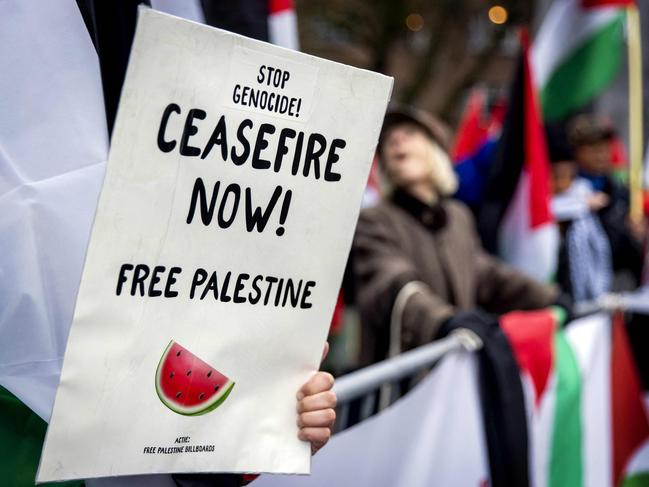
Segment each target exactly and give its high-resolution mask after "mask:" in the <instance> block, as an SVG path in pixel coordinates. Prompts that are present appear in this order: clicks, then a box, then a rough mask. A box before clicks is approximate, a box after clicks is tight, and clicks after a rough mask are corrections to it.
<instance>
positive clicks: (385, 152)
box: [351, 107, 558, 364]
mask: <svg viewBox="0 0 649 487" xmlns="http://www.w3.org/2000/svg"><path fill="white" fill-rule="evenodd" d="M449 143H450V136H449V133H448V131H447V129H446V128H445V127H444V125H443V124H442V123H441V122H440V121H438V120H437V119H435V118H434V117H432V116H431V115H430V114H428V113H426V112H422V111H419V110H416V109H413V108H409V107H400V108H395V109H391V110H389V111H388V113H387V114H386V117H385V120H384V125H383V129H382V132H381V136H380V139H379V146H378V154H379V160H380V162H381V166H382V170H383V172H384V173H385V175H386V176H387V179H388V180H389V182H390V184H391V185H392V186H393V187H394V191H393V193H392V195H391V197H390V198H389V199H388V200H386V201H384V202H382V203H380V204H379V205H377V206H375V207H373V208H368V209H366V210H363V211H362V212H361V215H360V218H359V221H358V226H357V229H356V235H355V238H354V243H353V247H352V264H351V266H352V267H351V268H352V274H353V277H354V284H355V288H356V289H355V290H356V301H357V303H358V306H359V310H360V313H361V320H362V323H363V326H362V335H363V336H362V350H361V355H362V357H361V361H362V363H363V364H369V363H373V362H377V361H379V360H382V359H385V358H386V357H388V356H393V355H396V354H397V353H400V352H401V351H403V350H408V349H411V348H414V347H417V346H420V345H423V344H425V343H428V342H430V341H431V340H434V339H435V338H436V337H437V335H438V333H439V330H440V327H441V326H442V324H443V323H444V322H446V321H447V320H448V319H449V318H451V317H452V316H453V315H454V314H455V313H456V312H459V311H467V310H472V309H476V308H480V309H482V310H485V311H487V312H491V313H498V314H499V313H504V312H507V311H512V310H517V309H518V310H523V309H535V308H542V307H546V306H549V305H551V304H553V303H554V302H555V301H556V299H557V296H558V290H557V289H556V288H554V287H551V286H547V285H544V284H541V283H539V282H536V281H534V280H533V279H531V278H528V277H526V276H525V275H523V274H521V273H520V272H518V271H516V270H515V269H513V268H511V267H509V266H507V265H505V264H504V263H502V262H501V261H499V260H498V259H497V258H495V257H493V256H491V255H489V254H488V253H487V252H486V251H484V250H483V248H482V246H481V244H480V240H479V237H478V235H477V233H476V230H475V223H474V221H473V217H472V215H471V212H470V211H469V209H468V208H467V207H466V206H465V205H464V204H463V203H461V202H459V201H456V200H453V199H451V198H450V196H451V195H452V194H453V193H454V192H455V190H456V188H457V179H456V176H455V173H454V171H453V168H452V164H451V161H450V157H449V155H448V148H449Z"/></svg>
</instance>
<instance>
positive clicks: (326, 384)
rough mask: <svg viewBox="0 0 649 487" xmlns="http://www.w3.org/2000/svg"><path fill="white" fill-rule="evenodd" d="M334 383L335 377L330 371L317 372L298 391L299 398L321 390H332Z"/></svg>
mask: <svg viewBox="0 0 649 487" xmlns="http://www.w3.org/2000/svg"><path fill="white" fill-rule="evenodd" d="M333 385H334V377H333V375H331V374H329V373H328V372H317V373H316V374H315V375H314V376H313V377H311V379H309V381H308V382H307V383H306V384H304V385H303V386H302V387H301V388H300V390H299V391H298V393H297V398H298V400H301V399H302V398H304V397H307V396H313V395H314V394H318V393H320V392H324V391H328V390H330V389H331V388H332V387H333Z"/></svg>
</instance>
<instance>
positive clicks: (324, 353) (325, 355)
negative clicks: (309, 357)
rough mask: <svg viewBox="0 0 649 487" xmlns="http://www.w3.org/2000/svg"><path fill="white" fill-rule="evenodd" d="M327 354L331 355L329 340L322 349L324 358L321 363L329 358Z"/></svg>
mask: <svg viewBox="0 0 649 487" xmlns="http://www.w3.org/2000/svg"><path fill="white" fill-rule="evenodd" d="M327 355H329V342H325V344H324V348H323V349H322V358H321V359H320V363H322V362H324V361H325V359H326V358H327Z"/></svg>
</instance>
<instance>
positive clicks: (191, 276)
mask: <svg viewBox="0 0 649 487" xmlns="http://www.w3.org/2000/svg"><path fill="white" fill-rule="evenodd" d="M391 87H392V80H391V78H388V77H385V76H382V75H378V74H375V73H371V72H367V71H363V70H360V69H355V68H351V67H349V66H344V65H341V64H337V63H333V62H330V61H325V60H321V59H317V58H315V57H312V56H308V55H304V54H300V53H296V52H293V51H289V50H285V49H282V48H278V47H274V46H272V45H268V44H266V43H262V42H258V41H254V40H250V39H246V38H244V37H241V36H237V35H234V34H231V33H227V32H224V31H220V30H217V29H212V28H209V27H205V26H202V25H199V24H195V23H192V22H188V21H184V20H181V19H177V18H174V17H171V16H168V15H164V14H160V13H157V12H154V11H152V10H149V9H142V10H140V19H139V23H138V27H137V32H136V36H135V40H134V43H133V48H132V52H131V57H130V64H129V67H128V72H127V76H126V81H125V83H124V88H123V92H122V97H121V104H120V108H119V113H118V116H117V122H116V125H115V130H114V133H113V139H112V147H111V152H110V158H109V162H108V168H107V173H106V179H105V181H104V186H103V189H102V193H101V197H100V201H99V206H98V210H97V215H96V218H95V223H94V227H93V231H92V237H91V241H90V244H89V248H88V253H87V257H86V263H85V268H84V272H83V277H82V281H81V287H80V290H79V295H78V298H77V305H76V309H75V315H74V321H73V324H72V328H71V332H70V336H69V339H68V346H67V351H66V355H65V361H64V365H63V372H62V375H61V382H60V385H59V389H58V391H57V396H56V401H55V404H54V410H53V413H52V419H51V423H50V427H49V429H48V433H47V438H46V442H45V446H44V449H43V455H42V458H41V465H40V468H39V473H38V481H39V482H42V481H52V480H64V479H72V478H91V477H102V476H117V475H133V474H144V473H162V472H278V473H279V472H284V473H308V472H309V467H310V452H309V445H308V443H305V442H301V441H299V440H298V439H297V426H296V419H297V415H296V410H295V408H296V399H295V394H296V392H297V391H298V389H299V387H300V386H301V385H302V384H303V383H304V382H306V381H307V380H308V379H309V377H310V376H311V375H312V374H313V373H314V371H316V370H317V369H318V367H319V360H320V356H321V353H322V347H323V343H324V340H325V337H326V335H327V330H328V326H329V322H330V319H331V315H332V311H333V308H334V304H335V299H336V295H337V292H338V289H339V286H340V282H341V278H342V273H343V269H344V266H345V261H346V258H347V254H348V251H349V247H350V245H351V239H352V234H353V230H354V226H355V223H356V219H357V216H358V210H359V205H360V201H361V198H362V193H363V189H364V187H365V182H366V180H367V175H368V171H369V167H370V164H371V159H372V154H373V151H374V148H375V146H376V142H377V139H378V135H379V130H380V125H381V121H382V117H383V114H384V112H385V109H386V105H387V101H388V98H389V95H390V91H391Z"/></svg>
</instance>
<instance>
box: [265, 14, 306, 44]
mask: <svg viewBox="0 0 649 487" xmlns="http://www.w3.org/2000/svg"><path fill="white" fill-rule="evenodd" d="M268 40H269V41H270V42H272V43H273V44H275V45H277V46H282V47H286V48H288V49H293V50H295V51H297V50H299V49H300V39H299V36H298V30H297V16H296V15H295V10H293V9H285V10H280V11H279V12H277V13H273V14H270V15H269V16H268Z"/></svg>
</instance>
